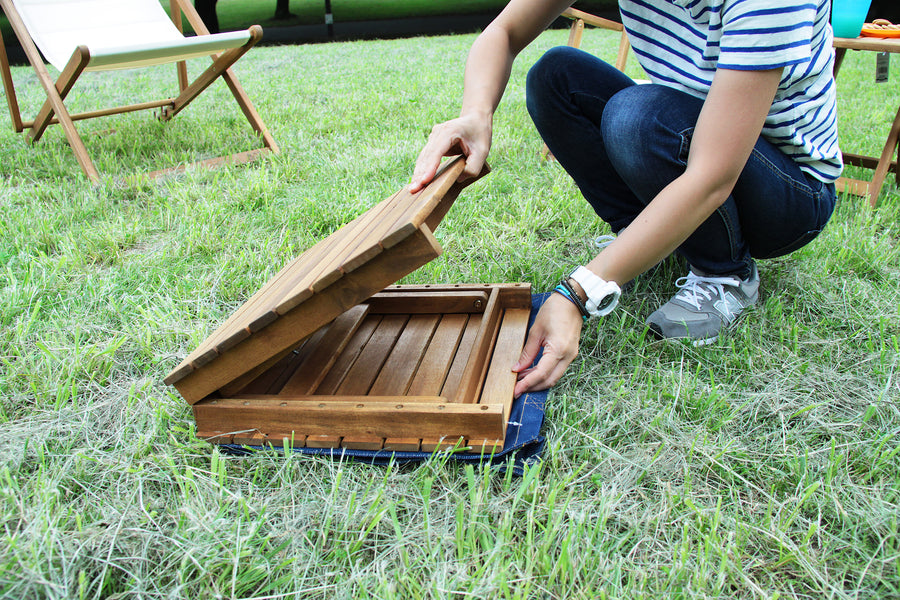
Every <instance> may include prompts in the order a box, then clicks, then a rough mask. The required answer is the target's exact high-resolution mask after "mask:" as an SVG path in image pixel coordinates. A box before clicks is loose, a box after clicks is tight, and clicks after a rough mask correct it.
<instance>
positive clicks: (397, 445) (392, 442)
mask: <svg viewBox="0 0 900 600" xmlns="http://www.w3.org/2000/svg"><path fill="white" fill-rule="evenodd" d="M421 443H422V440H420V439H419V438H416V437H406V438H403V437H396V438H387V439H385V440H384V445H383V446H382V448H384V449H385V450H390V451H391V452H418V451H419V448H420V447H421Z"/></svg>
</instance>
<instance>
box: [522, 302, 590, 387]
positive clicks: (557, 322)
mask: <svg viewBox="0 0 900 600" xmlns="http://www.w3.org/2000/svg"><path fill="white" fill-rule="evenodd" d="M581 325H582V319H581V315H580V313H578V310H577V309H576V308H575V307H574V305H573V304H572V303H571V302H569V301H568V300H566V299H565V298H563V297H562V296H558V295H557V294H553V295H551V296H550V297H549V298H548V299H547V301H546V302H544V305H543V306H542V307H541V310H540V311H538V315H537V317H536V318H535V320H534V325H532V327H531V330H530V331H529V332H528V337H527V339H526V340H525V347H524V348H523V349H522V354H521V355H520V356H519V360H518V362H516V364H515V365H513V368H512V370H513V371H514V372H516V373H518V374H519V376H518V379H519V381H518V382H517V383H516V386H515V388H514V390H513V395H514V396H515V397H516V398H518V397H519V396H520V395H522V394H524V393H525V392H529V391H533V390H543V389H547V388H549V387H552V386H553V385H556V382H557V381H559V380H560V378H561V377H562V376H563V373H565V371H566V369H567V368H568V366H569V364H570V363H571V362H572V361H573V360H574V359H575V357H576V356H577V355H578V339H579V337H580V335H581ZM541 350H543V355H542V356H541V359H540V360H539V361H538V364H537V365H535V366H534V367H531V364H532V363H533V362H534V359H535V358H536V357H537V355H538V352H539V351H541Z"/></svg>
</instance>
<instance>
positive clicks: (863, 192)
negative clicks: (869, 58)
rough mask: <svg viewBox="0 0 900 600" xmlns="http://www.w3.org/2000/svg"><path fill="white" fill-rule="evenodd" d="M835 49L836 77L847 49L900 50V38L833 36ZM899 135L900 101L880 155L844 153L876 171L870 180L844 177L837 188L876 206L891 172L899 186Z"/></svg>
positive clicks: (851, 161)
mask: <svg viewBox="0 0 900 600" xmlns="http://www.w3.org/2000/svg"><path fill="white" fill-rule="evenodd" d="M834 49H835V60H834V76H835V77H837V74H838V70H839V69H840V68H841V61H842V60H843V58H844V54H845V53H846V52H847V50H848V49H849V50H866V51H870V52H896V53H900V38H893V39H881V38H873V37H859V38H834ZM898 138H900V103H898V107H897V116H896V117H894V123H893V124H892V125H891V129H890V131H889V132H888V136H887V140H886V141H885V144H884V149H883V150H882V152H881V156H880V157H879V158H877V159H876V158H875V157H873V156H865V155H862V154H851V153H849V152H844V162H845V163H847V164H850V165H855V166H858V167H864V168H867V169H873V170H874V173H873V175H872V179H871V181H863V180H861V179H851V178H849V177H841V178H840V179H839V180H838V184H837V187H838V189H839V190H847V191H849V192H850V193H852V194H856V195H858V196H865V197H868V199H869V205H870V206H875V205H876V204H877V203H878V195H879V194H880V193H881V187H882V186H883V185H884V180H885V178H886V177H887V174H888V172H889V171H890V172H893V173H894V174H895V175H896V178H897V185H900V171H898V169H897V160H894V156H895V155H896V152H897V144H898Z"/></svg>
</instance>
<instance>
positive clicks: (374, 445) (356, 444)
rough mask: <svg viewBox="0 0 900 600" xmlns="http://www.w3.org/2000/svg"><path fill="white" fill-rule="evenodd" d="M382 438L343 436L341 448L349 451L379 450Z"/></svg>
mask: <svg viewBox="0 0 900 600" xmlns="http://www.w3.org/2000/svg"><path fill="white" fill-rule="evenodd" d="M383 446H384V438H378V437H368V436H345V437H344V438H343V439H342V440H341V448H348V449H351V450H370V451H371V450H381V448H382V447H383Z"/></svg>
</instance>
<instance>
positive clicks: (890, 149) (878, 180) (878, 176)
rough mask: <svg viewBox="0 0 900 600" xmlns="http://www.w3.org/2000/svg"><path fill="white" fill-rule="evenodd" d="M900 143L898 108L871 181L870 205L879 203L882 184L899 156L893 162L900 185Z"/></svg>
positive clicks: (899, 115) (899, 113)
mask: <svg viewBox="0 0 900 600" xmlns="http://www.w3.org/2000/svg"><path fill="white" fill-rule="evenodd" d="M898 143H900V108H898V109H897V116H896V117H894V122H893V124H892V125H891V131H890V133H888V138H887V141H886V142H885V144H884V150H882V151H881V158H879V159H878V165H877V166H876V167H875V174H874V175H872V181H871V182H870V183H869V206H872V207H874V206H875V205H876V204H877V203H878V196H879V194H881V186H882V185H884V180H885V178H886V177H887V174H888V171H889V170H891V167H892V165H891V163H892V161H893V157H894V156H897V162H896V163H894V164H893V169H894V173H895V174H896V176H897V177H896V179H897V184H898V185H900V155H898V154H897V147H898Z"/></svg>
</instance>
